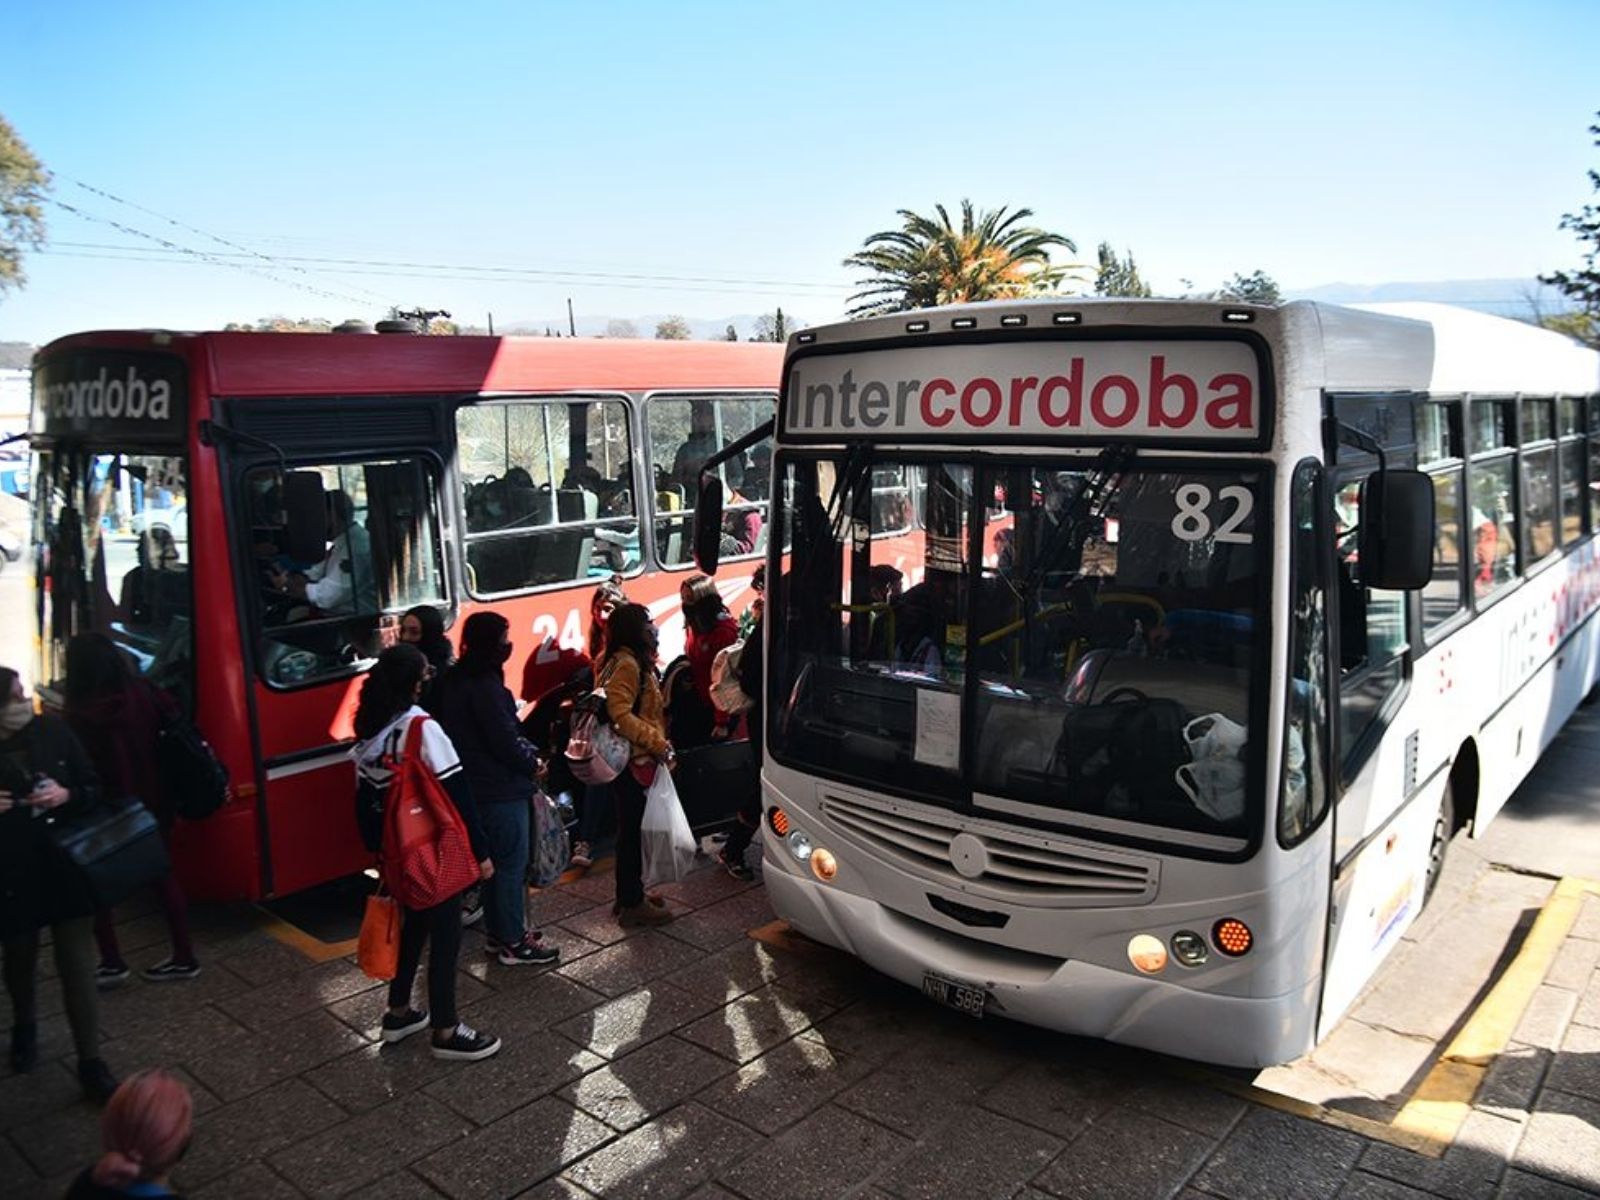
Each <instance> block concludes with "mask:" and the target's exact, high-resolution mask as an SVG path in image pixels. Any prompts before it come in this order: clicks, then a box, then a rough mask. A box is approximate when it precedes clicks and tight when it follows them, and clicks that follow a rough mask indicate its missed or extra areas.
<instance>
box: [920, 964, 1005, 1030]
mask: <svg viewBox="0 0 1600 1200" xmlns="http://www.w3.org/2000/svg"><path fill="white" fill-rule="evenodd" d="M922 994H923V995H924V996H926V997H927V998H928V999H930V1000H932V1001H934V1002H935V1003H937V1004H943V1005H944V1006H945V1007H946V1008H953V1009H955V1010H956V1011H957V1012H963V1013H966V1014H967V1016H969V1017H977V1018H980V1019H981V1018H982V1017H983V1010H984V1006H985V1005H986V1004H987V1003H988V1001H989V993H988V992H986V991H984V990H983V989H982V988H981V987H973V986H972V985H971V984H970V983H957V982H956V981H955V980H954V979H946V978H945V977H944V976H943V975H935V974H934V973H933V972H932V971H928V972H926V973H924V975H923V976H922Z"/></svg>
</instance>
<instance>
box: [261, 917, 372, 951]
mask: <svg viewBox="0 0 1600 1200" xmlns="http://www.w3.org/2000/svg"><path fill="white" fill-rule="evenodd" d="M258 911H259V912H261V914H262V922H261V929H262V932H264V933H266V934H268V935H269V936H270V937H273V938H276V939H277V940H278V941H280V942H282V943H283V944H284V945H285V946H288V947H289V948H290V949H291V950H298V951H299V952H300V953H301V954H304V955H305V956H306V957H307V958H309V959H310V960H311V961H312V962H319V963H323V962H332V961H333V960H334V959H336V958H343V957H344V956H345V955H347V954H354V953H355V952H356V946H357V945H358V944H359V940H360V939H358V938H351V939H350V940H349V941H346V942H324V941H321V940H319V939H317V938H314V937H312V936H311V935H310V934H309V933H307V932H306V931H305V930H303V929H301V928H299V927H298V926H295V925H291V924H289V922H287V921H285V920H284V919H283V918H282V917H277V916H273V915H272V914H271V913H268V912H267V911H266V910H265V909H260V910H258Z"/></svg>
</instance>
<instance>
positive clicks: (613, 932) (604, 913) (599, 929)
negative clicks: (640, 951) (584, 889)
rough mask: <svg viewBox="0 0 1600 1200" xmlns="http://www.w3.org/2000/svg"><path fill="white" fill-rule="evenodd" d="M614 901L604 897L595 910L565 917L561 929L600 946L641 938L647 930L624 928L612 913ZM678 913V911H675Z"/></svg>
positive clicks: (589, 909) (587, 909) (588, 909)
mask: <svg viewBox="0 0 1600 1200" xmlns="http://www.w3.org/2000/svg"><path fill="white" fill-rule="evenodd" d="M612 903H613V901H612V899H611V898H610V897H602V898H601V901H600V902H599V903H596V904H595V906H594V907H593V908H586V909H584V910H583V911H582V912H579V913H574V914H573V915H572V916H570V917H563V918H562V919H561V921H560V927H561V928H562V929H565V930H567V931H568V932H569V933H574V934H576V935H577V936H578V937H581V938H583V939H584V940H585V941H590V942H594V943H595V944H596V945H599V946H614V945H616V944H617V943H619V942H624V941H626V940H627V939H629V938H630V937H639V936H641V935H642V934H643V933H645V932H646V931H645V930H640V929H628V928H624V927H623V926H622V925H621V924H619V923H618V921H617V918H616V917H615V916H614V915H613V914H612V912H611V905H612ZM675 911H677V910H675Z"/></svg>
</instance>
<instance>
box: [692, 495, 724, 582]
mask: <svg viewBox="0 0 1600 1200" xmlns="http://www.w3.org/2000/svg"><path fill="white" fill-rule="evenodd" d="M721 557H722V480H721V479H719V478H717V476H716V475H715V474H712V473H709V472H706V471H702V472H700V494H699V495H698V496H697V497H696V498H695V505H694V565H695V566H697V567H699V568H700V569H701V570H702V571H704V572H705V573H706V574H707V575H715V574H716V573H717V563H718V561H719V560H720V559H721Z"/></svg>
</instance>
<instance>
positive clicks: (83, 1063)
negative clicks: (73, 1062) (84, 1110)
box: [78, 1058, 117, 1104]
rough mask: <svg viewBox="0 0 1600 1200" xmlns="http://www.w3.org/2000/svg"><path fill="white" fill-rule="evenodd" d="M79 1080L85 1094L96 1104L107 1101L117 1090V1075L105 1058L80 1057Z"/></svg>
mask: <svg viewBox="0 0 1600 1200" xmlns="http://www.w3.org/2000/svg"><path fill="white" fill-rule="evenodd" d="M78 1082H79V1083H80V1084H81V1085H82V1086H83V1094H84V1095H85V1096H87V1097H88V1098H89V1099H91V1100H93V1101H94V1102H95V1103H96V1104H105V1103H107V1102H108V1101H109V1100H110V1099H111V1097H112V1096H113V1095H114V1094H115V1093H116V1090H117V1077H116V1076H115V1075H113V1074H112V1073H111V1068H110V1067H108V1066H106V1060H105V1059H103V1058H80V1059H79V1060H78Z"/></svg>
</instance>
